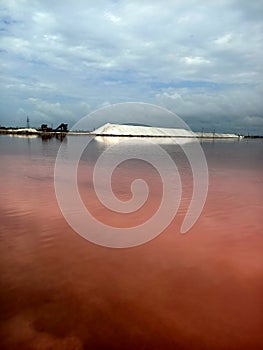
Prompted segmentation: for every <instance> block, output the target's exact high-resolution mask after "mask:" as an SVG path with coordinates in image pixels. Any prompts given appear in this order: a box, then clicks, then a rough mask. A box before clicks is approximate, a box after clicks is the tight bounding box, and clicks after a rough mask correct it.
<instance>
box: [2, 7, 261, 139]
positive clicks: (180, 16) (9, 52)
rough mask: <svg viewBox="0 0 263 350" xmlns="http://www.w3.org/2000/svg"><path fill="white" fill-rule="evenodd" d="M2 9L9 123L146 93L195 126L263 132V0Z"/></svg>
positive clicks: (67, 116)
mask: <svg viewBox="0 0 263 350" xmlns="http://www.w3.org/2000/svg"><path fill="white" fill-rule="evenodd" d="M0 11H1V24H0V30H1V49H0V53H1V66H2V72H1V76H2V79H1V81H0V86H1V92H0V93H1V113H0V124H1V125H5V126H10V125H13V126H25V125H26V117H27V116H29V118H30V124H31V126H39V125H40V124H41V123H53V124H54V126H55V125H56V124H57V123H59V122H63V121H64V122H68V123H69V124H70V126H71V125H73V124H74V122H76V121H77V120H79V119H80V118H81V117H83V116H84V115H86V114H87V113H89V112H91V111H93V110H95V109H97V108H99V107H100V106H104V105H107V104H112V103H118V102H128V101H141V102H148V103H153V104H157V105H159V106H164V107H166V108H168V109H170V110H171V111H173V112H176V113H177V114H178V115H179V116H180V117H182V118H183V119H184V120H185V122H187V123H188V124H189V126H190V127H191V128H193V129H194V130H198V129H199V130H200V129H203V128H204V130H207V131H209V130H213V129H216V130H217V131H230V132H232V131H234V132H243V133H247V132H250V133H254V134H259V133H260V134H263V72H262V71H263V69H262V68H263V64H262V62H263V16H262V14H263V1H262V0H214V1H213V0H207V1H206V0H204V1H203V0H171V1H168V0H167V1H165V0H159V1H157V0H156V1H154V0H151V1H124V0H120V1H118V0H116V1H113V0H112V1H103V0H102V1H101V0H97V1H89V0H87V1H78V0H75V1H59V0H57V1H56V0H52V1H50V0H46V1H44V0H43V1H34V0H32V1H23V0H21V1H13V0H5V1H3V0H2V1H1V0H0ZM149 124H150V121H149Z"/></svg>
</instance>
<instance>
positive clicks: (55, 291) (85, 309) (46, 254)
mask: <svg viewBox="0 0 263 350" xmlns="http://www.w3.org/2000/svg"><path fill="white" fill-rule="evenodd" d="M69 137H70V136H69ZM69 137H68V138H69ZM78 137H81V136H78ZM59 146H60V141H59V140H57V139H55V138H53V139H50V140H47V141H42V140H41V139H40V138H33V139H29V138H17V137H8V136H1V137H0V161H1V182H0V186H1V202H0V218H1V228H0V271H1V286H0V288H1V289H0V299H1V303H0V305H1V310H0V311H1V312H0V322H1V323H0V349H10V350H11V349H22V350H23V349H26V350H30V349H41V350H42V349H43V350H44V349H151V350H152V349H210V350H211V349H228V350H229V349H230V350H231V349H236V350H241V349H253V350H256V349H262V348H263V337H262V334H263V255H262V252H263V200H262V198H263V162H262V160H263V157H262V151H263V142H262V140H249V141H247V140H242V141H239V142H238V141H235V142H234V141H215V142H211V141H210V142H203V143H202V148H203V150H204V152H205V155H206V158H207V163H208V170H209V190H208V196H207V200H206V204H205V207H204V210H203V212H202V215H201V216H200V218H199V220H198V221H197V222H196V224H195V225H194V226H193V228H192V229H191V230H190V232H188V233H187V234H186V235H182V234H180V233H179V228H180V225H181V223H182V221H183V218H184V216H185V213H186V209H187V207H188V205H189V200H190V197H191V191H192V177H191V173H190V172H189V169H188V168H187V164H186V163H185V161H184V156H183V154H181V151H180V149H179V148H178V147H176V146H174V145H166V146H163V147H164V148H165V149H166V151H167V152H169V154H170V155H171V156H172V157H173V159H174V160H175V161H176V162H177V163H178V166H179V169H180V173H181V177H182V179H183V197H182V201H181V205H180V208H179V210H178V213H177V215H176V217H175V219H174V220H173V221H172V223H171V224H170V225H169V226H168V227H167V228H166V229H165V231H164V232H163V233H162V234H160V235H159V236H158V237H157V238H155V239H153V240H152V241H150V242H148V243H146V244H144V245H141V246H138V247H134V248H127V249H110V248H106V247H101V246H98V245H95V244H93V243H90V242H89V241H87V240H85V239H83V238H82V237H80V236H79V235H78V234H76V233H75V232H74V231H73V229H72V228H71V227H70V226H69V225H68V223H67V222H66V221H65V219H64V217H63V215H62V214H61V211H60V209H59V207H58V204H57V201H56V196H55V192H54V175H53V174H54V164H55V158H56V154H57V150H58V148H59ZM107 147H108V146H107V145H106V144H103V143H98V142H97V143H96V142H94V144H93V145H92V153H91V156H90V158H88V157H86V158H85V156H84V157H83V159H82V160H81V163H80V167H79V173H78V179H79V189H80V192H81V196H82V199H83V201H84V202H85V203H86V204H87V206H88V207H89V209H90V210H91V211H92V213H93V215H94V216H96V217H97V218H98V219H99V220H101V221H103V222H105V223H107V224H110V225H112V226H118V227H122V228H123V229H125V227H129V226H131V225H133V224H139V223H141V222H142V221H143V220H144V219H145V218H147V217H149V216H150V215H152V213H154V212H155V211H156V209H157V208H158V203H159V200H160V196H161V191H160V186H159V184H160V183H159V181H160V179H159V178H158V174H157V173H156V172H155V171H153V169H151V167H149V166H148V165H145V164H142V163H141V162H140V161H136V160H133V161H131V162H130V163H127V164H125V165H124V166H123V167H122V168H120V169H117V170H116V172H115V174H114V177H115V181H114V183H113V189H114V191H115V193H116V195H117V196H119V198H122V199H127V198H129V197H130V194H131V193H130V189H129V184H130V182H131V181H132V180H133V179H134V178H136V173H137V172H139V174H140V176H142V177H145V178H146V179H147V180H148V184H149V188H150V197H149V200H148V201H147V203H146V204H145V206H144V208H143V209H144V210H142V212H137V213H130V214H125V215H120V214H114V213H112V212H110V211H108V210H107V209H105V208H104V207H103V206H102V205H101V204H100V202H99V201H98V200H97V198H96V196H95V193H94V190H93V188H92V181H91V172H90V170H92V168H93V165H94V162H95V160H96V158H97V156H98V155H99V154H101V153H102V152H103V151H104V150H105V148H107ZM87 169H88V170H89V171H87Z"/></svg>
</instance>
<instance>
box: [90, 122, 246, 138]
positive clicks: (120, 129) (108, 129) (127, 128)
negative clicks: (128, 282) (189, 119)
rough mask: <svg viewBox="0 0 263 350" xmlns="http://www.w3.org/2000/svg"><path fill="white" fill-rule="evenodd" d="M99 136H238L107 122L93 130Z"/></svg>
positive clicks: (234, 136)
mask: <svg viewBox="0 0 263 350" xmlns="http://www.w3.org/2000/svg"><path fill="white" fill-rule="evenodd" d="M92 134H95V135H97V136H117V137H123V136H125V137H167V138H169V137H184V138H189V137H191V138H193V137H198V138H238V137H239V136H238V135H235V134H219V133H204V132H203V133H200V132H199V133H198V132H196V133H194V132H192V131H189V130H185V129H172V128H157V127H150V126H137V125H119V124H110V123H107V124H105V125H103V126H101V127H100V128H98V129H96V130H95V131H93V132H92Z"/></svg>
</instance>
